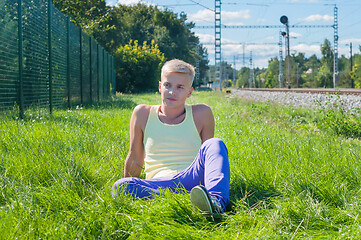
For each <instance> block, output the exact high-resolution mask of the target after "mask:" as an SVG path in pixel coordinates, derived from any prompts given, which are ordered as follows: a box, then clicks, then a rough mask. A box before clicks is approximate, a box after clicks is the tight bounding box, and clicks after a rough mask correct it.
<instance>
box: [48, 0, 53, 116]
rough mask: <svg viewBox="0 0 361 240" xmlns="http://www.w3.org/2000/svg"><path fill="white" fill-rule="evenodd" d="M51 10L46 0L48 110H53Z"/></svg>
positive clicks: (49, 2)
mask: <svg viewBox="0 0 361 240" xmlns="http://www.w3.org/2000/svg"><path fill="white" fill-rule="evenodd" d="M51 22H52V11H51V0H48V54H49V110H50V113H52V111H53V59H52V58H53V56H52V44H51V38H52V34H51V29H52V24H51Z"/></svg>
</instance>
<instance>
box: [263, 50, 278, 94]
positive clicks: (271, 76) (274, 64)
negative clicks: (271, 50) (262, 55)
mask: <svg viewBox="0 0 361 240" xmlns="http://www.w3.org/2000/svg"><path fill="white" fill-rule="evenodd" d="M278 69H279V61H278V58H277V57H275V58H271V59H270V60H269V61H268V68H267V70H266V73H265V75H266V80H265V83H264V85H265V86H264V87H265V88H275V87H279V81H278V72H279V70H278Z"/></svg>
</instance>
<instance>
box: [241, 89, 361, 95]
mask: <svg viewBox="0 0 361 240" xmlns="http://www.w3.org/2000/svg"><path fill="white" fill-rule="evenodd" d="M237 90H240V91H242V90H245V91H265V92H295V93H319V94H327V93H328V94H341V95H361V89H354V88H339V89H333V88H291V89H288V88H237Z"/></svg>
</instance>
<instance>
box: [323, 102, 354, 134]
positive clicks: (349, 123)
mask: <svg viewBox="0 0 361 240" xmlns="http://www.w3.org/2000/svg"><path fill="white" fill-rule="evenodd" d="M342 105H343V103H342V101H341V100H340V99H339V98H338V99H337V101H336V102H335V103H330V102H329V103H327V104H326V106H321V109H320V119H319V120H318V121H317V126H318V128H320V129H324V130H329V131H332V132H334V133H336V134H339V135H343V136H345V137H350V138H359V139H360V138H361V118H360V114H361V111H360V109H353V110H350V111H346V110H345V109H344V108H343V107H342Z"/></svg>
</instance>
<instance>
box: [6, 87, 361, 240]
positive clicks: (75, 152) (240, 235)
mask: <svg viewBox="0 0 361 240" xmlns="http://www.w3.org/2000/svg"><path fill="white" fill-rule="evenodd" d="M159 98H160V96H159V94H143V95H122V96H118V97H117V98H114V99H112V100H111V101H108V102H103V103H101V104H99V105H97V106H91V107H86V108H83V109H76V110H72V111H66V110H59V111H55V112H54V113H53V115H52V116H49V115H48V114H46V113H43V112H41V111H40V112H39V111H28V112H27V113H26V118H25V119H24V120H16V119H14V118H12V117H8V118H5V117H2V118H0V136H1V137H0V158H1V159H0V239H14V238H19V239H34V238H41V239H44V238H45V239H49V238H50V239H59V238H64V239H126V238H128V239H208V238H209V239H302V238H306V239H309V238H313V239H314V238H316V239H345V238H347V237H349V238H353V239H357V238H359V236H360V234H361V229H360V227H359V226H360V225H361V220H360V217H359V215H360V214H361V206H360V205H361V200H360V198H361V192H360V185H361V184H360V183H361V161H360V160H361V159H360V155H361V154H360V153H361V143H360V141H359V140H358V139H357V138H355V139H354V138H350V136H349V135H342V133H339V132H335V131H332V129H331V130H330V128H322V127H320V126H325V124H323V125H322V124H321V123H324V122H325V121H327V118H325V116H326V114H325V112H321V113H320V112H318V111H313V110H307V109H294V108H291V107H280V106H275V105H271V104H269V103H252V102H245V101H242V100H240V99H236V98H232V97H229V95H223V94H214V93H213V94H211V93H209V92H207V93H204V92H202V93H194V94H193V96H192V97H191V98H190V99H189V103H206V104H208V105H210V106H211V107H212V109H213V112H214V116H215V119H216V137H220V138H222V139H223V140H224V141H225V143H226V145H227V147H228V150H229V154H230V162H231V196H230V197H231V204H230V206H229V209H228V210H229V211H228V212H227V214H226V216H224V218H223V219H222V220H216V221H210V220H209V219H207V218H205V217H204V216H203V215H202V214H200V213H199V212H198V211H197V210H195V209H193V208H192V206H191V204H190V201H189V194H188V193H184V194H174V193H170V192H166V193H165V194H164V196H161V197H157V198H156V199H154V200H152V201H145V200H138V201H133V200H132V199H131V198H130V197H129V196H125V195H120V196H118V197H117V199H115V200H114V199H113V198H112V197H111V186H112V184H113V183H114V182H115V181H116V180H117V179H119V178H121V177H122V174H123V173H122V172H123V170H122V169H123V161H124V159H125V157H126V155H127V152H128V145H129V143H128V141H129V133H128V131H129V119H130V116H131V112H132V109H133V107H134V106H136V105H137V104H140V103H148V104H159V103H160V100H159ZM322 114H324V115H322ZM320 124H321V125H320Z"/></svg>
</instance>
